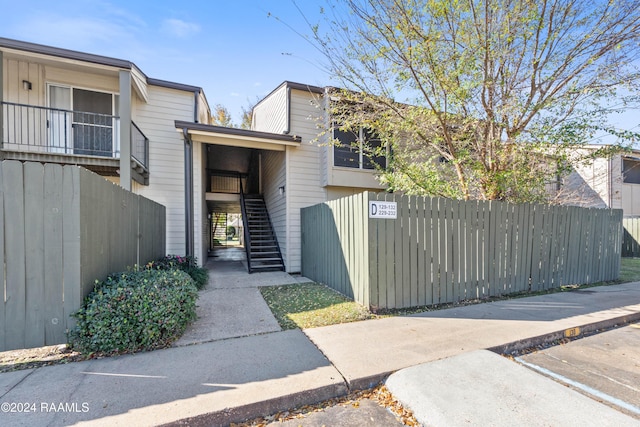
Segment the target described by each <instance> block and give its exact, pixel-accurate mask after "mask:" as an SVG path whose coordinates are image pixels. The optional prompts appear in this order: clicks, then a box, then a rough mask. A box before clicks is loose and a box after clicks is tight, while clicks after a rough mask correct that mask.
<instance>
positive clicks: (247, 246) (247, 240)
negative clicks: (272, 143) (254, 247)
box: [238, 174, 253, 274]
mask: <svg viewBox="0 0 640 427" xmlns="http://www.w3.org/2000/svg"><path fill="white" fill-rule="evenodd" d="M238 180H239V181H240V211H241V212H242V229H243V233H244V252H245V254H246V256H247V269H248V270H249V274H251V273H253V270H252V268H251V233H249V218H247V209H246V208H245V206H244V188H242V175H240V174H238Z"/></svg>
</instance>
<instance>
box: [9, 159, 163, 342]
mask: <svg viewBox="0 0 640 427" xmlns="http://www.w3.org/2000/svg"><path fill="white" fill-rule="evenodd" d="M165 227H166V226H165V208H164V206H162V205H159V204H157V203H155V202H152V201H151V200H148V199H145V198H144V197H141V196H138V195H136V194H133V193H131V192H128V191H125V190H124V189H122V188H121V187H119V186H118V185H115V184H113V183H111V182H109V181H107V180H105V179H104V178H102V177H100V176H98V175H96V174H94V173H92V172H90V171H88V170H86V169H82V168H80V167H77V166H61V165H56V164H41V163H35V162H27V163H21V162H17V161H3V162H1V163H0V260H4V261H5V262H0V284H2V290H3V294H4V298H3V299H2V300H1V301H2V304H0V322H1V323H0V351H4V350H11V349H16V348H30V347H39V346H43V345H51V344H59V343H64V342H66V331H67V329H69V328H71V327H72V326H73V319H72V318H70V317H69V315H70V314H71V313H73V312H74V311H76V310H77V309H78V308H80V305H81V303H82V300H83V298H84V297H85V296H86V295H87V294H88V293H89V292H90V291H91V290H92V289H93V286H94V283H95V280H96V279H100V280H101V279H104V278H105V277H106V276H107V275H108V274H109V273H112V272H117V271H122V270H125V269H126V268H127V267H128V266H133V265H134V264H142V263H146V262H147V261H150V260H153V259H156V258H159V257H162V256H163V255H164V253H165Z"/></svg>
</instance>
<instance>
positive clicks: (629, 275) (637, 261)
mask: <svg viewBox="0 0 640 427" xmlns="http://www.w3.org/2000/svg"><path fill="white" fill-rule="evenodd" d="M618 281H619V282H620V283H627V282H640V258H622V262H621V263H620V279H618Z"/></svg>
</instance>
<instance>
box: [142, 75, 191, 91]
mask: <svg viewBox="0 0 640 427" xmlns="http://www.w3.org/2000/svg"><path fill="white" fill-rule="evenodd" d="M147 83H148V84H150V85H152V86H160V87H166V88H168V89H177V90H184V91H185V92H202V91H203V90H202V88H201V87H200V86H192V85H187V84H183V83H176V82H170V81H167V80H160V79H153V78H151V77H147Z"/></svg>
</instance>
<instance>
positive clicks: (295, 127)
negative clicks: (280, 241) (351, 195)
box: [287, 90, 327, 272]
mask: <svg viewBox="0 0 640 427" xmlns="http://www.w3.org/2000/svg"><path fill="white" fill-rule="evenodd" d="M312 101H314V99H313V98H312V95H311V94H309V93H308V92H304V91H298V90H293V91H292V93H291V133H292V134H295V135H299V136H300V137H302V143H301V144H300V147H295V148H294V147H287V155H288V158H287V162H288V165H287V170H288V173H287V217H288V230H289V231H288V248H287V249H288V253H287V258H288V260H289V263H288V265H287V269H288V271H291V272H298V271H300V269H301V265H300V263H301V232H300V209H302V208H305V207H307V206H312V205H315V204H317V203H322V202H324V201H326V197H327V195H326V191H325V188H324V187H323V186H322V183H321V172H320V170H321V165H320V151H321V147H320V146H319V144H318V142H317V141H316V139H317V136H318V127H317V123H318V112H319V110H318V109H317V108H316V107H315V106H314V103H313V102H312Z"/></svg>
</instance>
